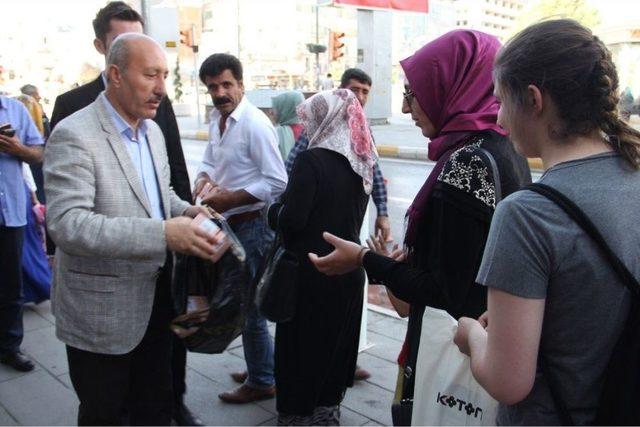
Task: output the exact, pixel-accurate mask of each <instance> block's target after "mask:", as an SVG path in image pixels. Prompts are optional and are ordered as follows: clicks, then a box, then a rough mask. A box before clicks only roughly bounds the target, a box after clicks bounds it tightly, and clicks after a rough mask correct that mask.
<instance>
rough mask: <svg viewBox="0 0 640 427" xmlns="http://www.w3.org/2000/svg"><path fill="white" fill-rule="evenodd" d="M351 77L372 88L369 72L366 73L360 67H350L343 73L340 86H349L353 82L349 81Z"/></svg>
mask: <svg viewBox="0 0 640 427" xmlns="http://www.w3.org/2000/svg"><path fill="white" fill-rule="evenodd" d="M351 79H354V80H356V81H357V82H359V83H362V84H364V85H367V86H369V89H371V86H373V83H372V81H371V77H369V74H367V73H365V72H364V71H362V70H361V69H360V68H348V69H346V70H345V71H344V73H342V77H341V78H340V87H344V88H346V87H347V86H349V85H350V84H351V83H353V82H350V81H349V80H351Z"/></svg>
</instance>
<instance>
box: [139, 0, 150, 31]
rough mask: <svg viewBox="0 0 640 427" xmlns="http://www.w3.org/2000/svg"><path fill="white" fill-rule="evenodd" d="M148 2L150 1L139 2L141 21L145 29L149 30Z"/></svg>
mask: <svg viewBox="0 0 640 427" xmlns="http://www.w3.org/2000/svg"><path fill="white" fill-rule="evenodd" d="M149 2H150V0H140V14H141V15H142V19H143V20H144V27H145V29H147V28H149V18H150V13H149Z"/></svg>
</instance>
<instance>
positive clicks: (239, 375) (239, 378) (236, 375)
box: [231, 371, 249, 384]
mask: <svg viewBox="0 0 640 427" xmlns="http://www.w3.org/2000/svg"><path fill="white" fill-rule="evenodd" d="M248 376H249V373H248V372H247V371H242V372H232V373H231V378H233V380H234V381H235V382H237V383H240V384H244V382H245V381H246V380H247V377H248Z"/></svg>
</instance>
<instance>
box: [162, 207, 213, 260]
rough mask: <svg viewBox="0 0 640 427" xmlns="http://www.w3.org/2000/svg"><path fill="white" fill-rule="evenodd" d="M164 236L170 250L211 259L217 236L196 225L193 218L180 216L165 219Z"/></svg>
mask: <svg viewBox="0 0 640 427" xmlns="http://www.w3.org/2000/svg"><path fill="white" fill-rule="evenodd" d="M164 233H165V238H166V240H167V247H168V248H169V250H170V251H173V252H179V253H181V254H186V255H195V256H197V257H200V258H203V259H208V260H213V257H214V256H215V254H216V252H215V250H214V245H217V244H218V243H220V241H219V240H218V238H217V237H216V236H214V235H211V234H209V233H207V232H206V231H204V230H203V229H201V228H200V227H198V226H196V225H195V224H194V223H193V219H191V218H189V217H186V216H180V217H177V218H171V219H168V220H166V221H165V229H164Z"/></svg>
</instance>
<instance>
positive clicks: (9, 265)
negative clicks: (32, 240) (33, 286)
mask: <svg viewBox="0 0 640 427" xmlns="http://www.w3.org/2000/svg"><path fill="white" fill-rule="evenodd" d="M24 229H25V227H5V226H2V225H0V355H4V354H6V353H11V352H16V351H18V350H20V344H21V343H22V336H23V330H22V302H23V296H22V245H23V242H24Z"/></svg>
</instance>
